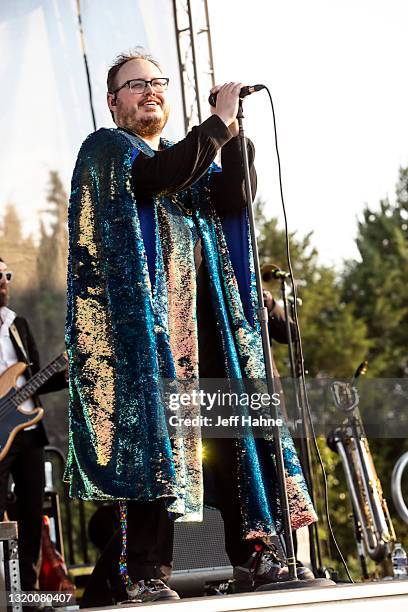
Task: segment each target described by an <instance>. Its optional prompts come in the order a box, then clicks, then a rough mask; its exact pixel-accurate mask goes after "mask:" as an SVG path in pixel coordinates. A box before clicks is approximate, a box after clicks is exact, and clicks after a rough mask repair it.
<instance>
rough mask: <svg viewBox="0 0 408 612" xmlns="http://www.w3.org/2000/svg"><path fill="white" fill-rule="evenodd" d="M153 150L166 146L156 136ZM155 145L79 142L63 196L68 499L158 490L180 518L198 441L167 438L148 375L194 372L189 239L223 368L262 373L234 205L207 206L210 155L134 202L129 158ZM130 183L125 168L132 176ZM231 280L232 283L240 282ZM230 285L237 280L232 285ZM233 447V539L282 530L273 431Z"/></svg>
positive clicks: (242, 215)
mask: <svg viewBox="0 0 408 612" xmlns="http://www.w3.org/2000/svg"><path fill="white" fill-rule="evenodd" d="M163 144H164V146H171V144H170V143H167V142H165V141H163ZM140 151H143V152H144V153H145V154H146V155H149V156H152V155H154V154H155V152H154V151H153V150H152V149H150V147H149V146H148V145H147V144H146V143H144V142H143V141H142V140H140V139H138V138H137V137H132V138H129V136H128V135H126V134H124V132H122V131H121V130H117V129H101V130H98V131H97V132H95V133H93V134H91V135H90V136H89V137H88V138H87V139H86V140H85V142H84V143H83V145H82V147H81V150H80V152H79V156H78V160H77V164H76V167H75V170H74V175H73V179H72V194H71V199H70V206H69V264H68V312H67V320H66V346H67V352H68V356H69V367H70V414H69V420H70V433H69V454H68V460H67V467H66V472H65V480H66V481H68V482H69V484H70V495H71V496H72V497H79V498H82V499H98V500H113V499H115V500H123V499H136V500H154V499H157V498H165V499H166V503H167V507H168V511H169V512H170V513H171V514H172V515H173V516H174V517H175V518H178V519H179V520H201V518H202V507H203V484H202V464H201V461H202V459H201V439H200V435H199V432H197V430H194V429H192V430H191V432H190V433H189V434H186V436H185V437H184V438H177V439H176V441H175V442H174V443H173V446H172V444H171V442H170V439H169V437H168V434H167V429H166V423H165V414H164V408H163V403H162V399H161V396H160V393H159V389H158V380H159V378H160V377H164V378H170V379H174V378H181V379H183V378H194V377H197V376H198V348H197V320H196V312H195V298H196V273H195V267H194V245H195V244H196V241H197V238H198V237H200V238H201V242H202V249H203V255H204V257H205V260H206V264H207V267H208V271H209V277H210V278H211V283H210V285H211V287H210V289H211V295H212V300H213V308H214V312H215V314H216V318H217V328H218V330H219V333H220V341H221V342H222V346H223V349H224V356H225V369H226V373H227V375H228V376H229V377H230V378H238V379H241V378H243V377H247V378H261V377H262V376H263V375H264V364H263V357H262V345H261V339H260V331H259V325H258V323H257V322H256V320H255V304H256V290H255V282H254V274H253V270H252V266H253V264H252V257H251V245H250V239H249V233H248V224H247V217H246V212H245V211H240V212H239V213H236V212H235V213H234V214H231V215H230V217H228V216H227V217H226V218H225V219H223V220H222V221H221V220H220V218H219V217H218V216H217V214H216V213H215V211H214V210H213V209H212V206H211V198H210V181H211V175H212V173H213V172H217V171H220V169H219V167H217V166H216V165H215V164H212V165H211V166H210V168H209V169H208V171H207V173H206V174H205V175H204V176H203V177H202V178H201V179H200V180H199V181H197V182H196V183H195V184H194V185H193V186H192V187H191V188H189V189H186V190H185V191H182V192H180V193H178V194H176V195H172V196H166V195H165V194H161V195H158V196H157V197H154V198H151V199H150V200H149V201H146V202H139V201H136V199H135V196H134V193H133V191H132V185H131V180H132V179H131V168H132V162H133V160H134V159H135V157H136V156H137V155H138V154H139V153H140ZM136 180H137V177H136ZM237 279H239V282H238V280H237ZM239 283H240V286H239ZM236 444H237V456H238V478H239V489H240V497H241V502H242V517H243V525H244V532H245V533H244V534H243V535H244V536H245V537H247V538H251V537H268V536H270V535H273V534H275V533H276V531H277V530H280V529H281V527H282V525H281V516H280V508H279V501H278V500H279V496H278V489H277V484H276V470H275V461H274V454H273V441H271V440H270V439H269V440H268V439H263V440H259V439H255V438H254V437H253V436H252V434H251V432H250V431H249V432H248V435H247V436H246V437H245V438H243V439H239V440H237V442H236ZM282 446H283V452H284V460H285V469H286V477H287V488H288V494H289V503H290V513H291V521H292V527H293V528H294V529H297V528H299V527H302V526H305V525H308V524H310V523H311V522H313V521H315V520H316V515H315V512H314V509H313V507H312V504H311V501H310V497H309V494H308V491H307V487H306V484H305V481H304V477H303V474H302V471H301V468H300V464H299V460H298V457H297V454H296V452H295V449H294V446H293V441H292V439H291V437H290V435H289V432H288V431H287V429H286V428H282Z"/></svg>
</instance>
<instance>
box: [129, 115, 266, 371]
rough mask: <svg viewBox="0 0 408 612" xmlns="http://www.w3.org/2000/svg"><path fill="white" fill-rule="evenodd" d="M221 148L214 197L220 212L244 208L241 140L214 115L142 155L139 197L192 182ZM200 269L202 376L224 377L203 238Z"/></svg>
mask: <svg viewBox="0 0 408 612" xmlns="http://www.w3.org/2000/svg"><path fill="white" fill-rule="evenodd" d="M247 147H248V149H247V150H248V159H249V164H250V178H251V188H252V194H253V196H254V195H255V193H256V185H257V181H256V171H255V168H254V165H253V162H254V157H255V149H254V146H253V144H252V142H251V141H250V140H247ZM220 148H221V165H222V172H217V173H213V174H212V177H211V187H210V189H211V201H212V204H213V206H214V207H215V209H216V210H217V212H218V213H219V214H220V215H221V216H222V215H223V213H226V212H228V211H232V210H240V209H242V208H243V207H244V206H245V205H246V198H245V181H244V169H243V164H242V156H241V149H240V140H239V138H238V137H232V136H231V132H230V131H229V129H228V128H227V126H226V125H225V123H224V122H223V121H222V120H221V119H220V118H219V117H218V116H217V115H212V116H211V117H209V118H208V119H207V120H206V121H204V122H203V123H202V124H201V125H198V126H196V127H194V128H193V129H192V130H191V131H190V132H189V133H188V134H187V136H186V137H185V138H184V139H183V140H181V141H180V142H178V143H177V144H175V145H173V146H172V147H169V148H166V149H162V150H159V151H157V152H156V154H155V155H154V156H153V157H148V156H146V155H144V154H143V153H141V154H139V155H138V156H137V157H136V159H135V160H134V162H133V166H132V178H133V190H134V193H135V196H136V197H137V198H141V197H142V198H146V197H152V196H155V195H158V194H163V195H171V194H173V193H176V192H178V191H182V190H184V189H187V188H188V187H191V185H193V184H194V183H195V182H196V181H197V180H198V179H200V178H201V177H202V176H203V175H204V174H205V173H206V172H207V170H208V168H209V166H210V165H211V163H212V162H213V160H214V157H215V156H216V154H217V152H218V150H219V149H220ZM195 265H196V272H197V327H198V344H199V367H200V377H202V378H217V377H220V378H221V377H223V376H225V368H224V360H223V355H222V351H221V348H220V343H219V342H216V341H215V338H216V337H217V330H216V320H215V316H214V313H213V311H212V309H211V308H210V307H209V306H210V305H211V296H210V286H209V279H208V272H207V269H206V265H205V262H204V261H203V258H202V254H201V242H200V241H199V242H198V243H197V245H196V247H195Z"/></svg>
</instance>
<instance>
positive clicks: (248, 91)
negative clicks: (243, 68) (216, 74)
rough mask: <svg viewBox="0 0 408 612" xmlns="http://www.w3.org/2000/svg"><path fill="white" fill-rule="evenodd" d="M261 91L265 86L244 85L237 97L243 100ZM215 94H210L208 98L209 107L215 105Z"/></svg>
mask: <svg viewBox="0 0 408 612" xmlns="http://www.w3.org/2000/svg"><path fill="white" fill-rule="evenodd" d="M261 89H265V85H246V86H245V87H242V88H241V91H240V92H239V97H240V98H245V97H246V96H249V95H250V94H252V93H254V92H255V91H261ZM217 94H218V92H217V93H215V94H210V97H209V98H208V102H209V103H210V105H211V106H215V105H216V102H217Z"/></svg>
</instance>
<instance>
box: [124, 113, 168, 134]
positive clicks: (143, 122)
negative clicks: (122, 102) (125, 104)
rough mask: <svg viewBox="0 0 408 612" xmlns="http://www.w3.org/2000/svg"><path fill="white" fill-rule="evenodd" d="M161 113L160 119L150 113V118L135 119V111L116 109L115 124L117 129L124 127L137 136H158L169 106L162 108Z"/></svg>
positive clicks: (166, 117)
mask: <svg viewBox="0 0 408 612" xmlns="http://www.w3.org/2000/svg"><path fill="white" fill-rule="evenodd" d="M162 109H163V113H162V115H161V116H160V117H158V116H157V115H156V114H154V113H152V116H151V117H149V116H146V117H143V119H141V118H139V117H137V109H135V108H132V109H130V110H122V109H120V108H118V112H117V117H116V123H117V125H118V126H119V127H124V128H126V129H127V130H130V131H131V132H133V133H134V134H137V135H138V136H141V137H142V138H144V137H149V136H157V135H160V134H161V133H162V131H163V128H164V126H165V125H166V123H167V120H168V118H169V112H170V109H169V106H168V105H166V106H164V107H162Z"/></svg>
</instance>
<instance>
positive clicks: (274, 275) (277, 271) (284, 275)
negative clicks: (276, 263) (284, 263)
mask: <svg viewBox="0 0 408 612" xmlns="http://www.w3.org/2000/svg"><path fill="white" fill-rule="evenodd" d="M270 274H271V276H272V278H290V274H289V272H285V270H280V269H279V268H276V269H275V270H271V272H270Z"/></svg>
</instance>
